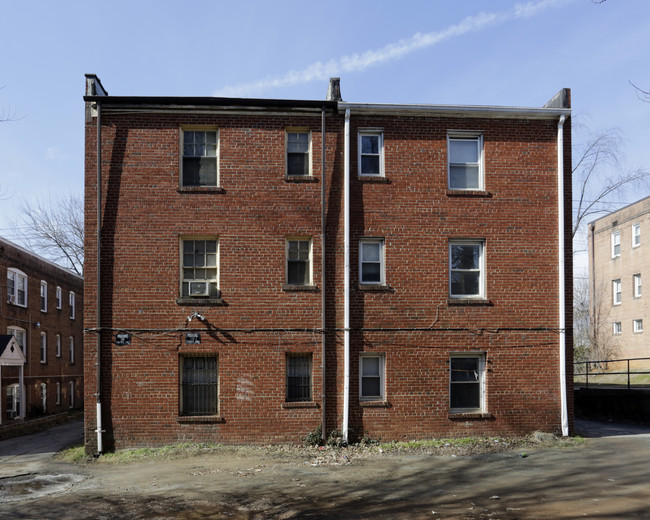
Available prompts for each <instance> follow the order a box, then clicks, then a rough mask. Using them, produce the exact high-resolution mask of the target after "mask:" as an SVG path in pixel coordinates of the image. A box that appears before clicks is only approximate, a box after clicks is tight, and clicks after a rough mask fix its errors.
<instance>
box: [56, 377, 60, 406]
mask: <svg viewBox="0 0 650 520" xmlns="http://www.w3.org/2000/svg"><path fill="white" fill-rule="evenodd" d="M56 404H61V382H60V381H57V382H56Z"/></svg>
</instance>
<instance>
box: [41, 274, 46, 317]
mask: <svg viewBox="0 0 650 520" xmlns="http://www.w3.org/2000/svg"><path fill="white" fill-rule="evenodd" d="M41 312H47V282H46V281H45V280H41Z"/></svg>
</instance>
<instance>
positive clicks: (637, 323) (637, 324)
mask: <svg viewBox="0 0 650 520" xmlns="http://www.w3.org/2000/svg"><path fill="white" fill-rule="evenodd" d="M634 332H637V333H638V332H643V320H634Z"/></svg>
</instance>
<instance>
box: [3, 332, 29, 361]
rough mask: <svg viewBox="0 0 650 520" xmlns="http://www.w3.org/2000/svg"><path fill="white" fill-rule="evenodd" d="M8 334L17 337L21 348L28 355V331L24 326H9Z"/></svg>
mask: <svg viewBox="0 0 650 520" xmlns="http://www.w3.org/2000/svg"><path fill="white" fill-rule="evenodd" d="M7 334H9V335H10V336H13V337H14V338H16V341H17V342H18V345H19V346H20V349H21V350H22V351H23V355H25V356H27V331H26V330H25V329H23V328H22V327H16V326H15V325H11V326H9V327H7Z"/></svg>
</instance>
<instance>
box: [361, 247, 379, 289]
mask: <svg viewBox="0 0 650 520" xmlns="http://www.w3.org/2000/svg"><path fill="white" fill-rule="evenodd" d="M359 283H361V284H383V283H385V277H384V240H383V239H379V238H378V239H370V238H364V239H362V240H361V241H360V242H359Z"/></svg>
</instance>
